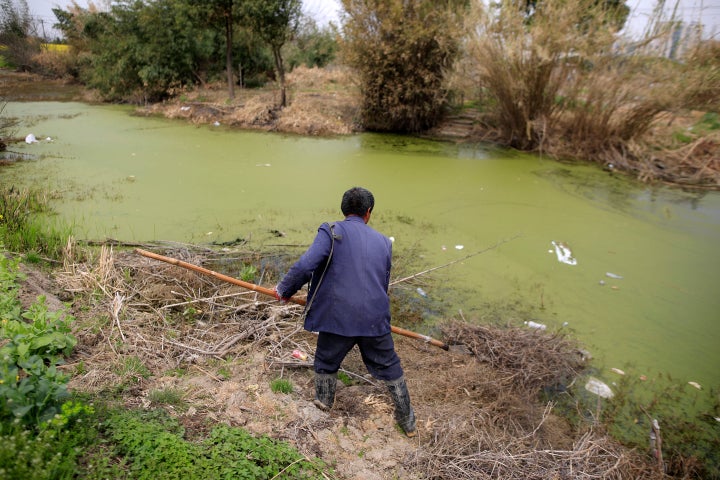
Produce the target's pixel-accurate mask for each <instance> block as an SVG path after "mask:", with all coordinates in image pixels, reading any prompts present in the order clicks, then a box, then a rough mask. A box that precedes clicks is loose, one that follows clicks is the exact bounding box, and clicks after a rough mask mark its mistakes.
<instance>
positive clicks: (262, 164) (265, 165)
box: [255, 163, 272, 167]
mask: <svg viewBox="0 0 720 480" xmlns="http://www.w3.org/2000/svg"><path fill="white" fill-rule="evenodd" d="M255 166H256V167H272V164H270V163H256V164H255Z"/></svg>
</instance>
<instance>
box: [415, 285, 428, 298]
mask: <svg viewBox="0 0 720 480" xmlns="http://www.w3.org/2000/svg"><path fill="white" fill-rule="evenodd" d="M415 291H416V292H417V293H418V295H420V296H421V297H426V298H427V293H425V290H423V289H422V288H420V287H418V288H417V290H415Z"/></svg>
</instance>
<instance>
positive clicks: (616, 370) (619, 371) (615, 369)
mask: <svg viewBox="0 0 720 480" xmlns="http://www.w3.org/2000/svg"><path fill="white" fill-rule="evenodd" d="M610 370H612V371H613V372H615V373H617V374H618V375H625V372H623V371H622V370H620V369H619V368H611V369H610Z"/></svg>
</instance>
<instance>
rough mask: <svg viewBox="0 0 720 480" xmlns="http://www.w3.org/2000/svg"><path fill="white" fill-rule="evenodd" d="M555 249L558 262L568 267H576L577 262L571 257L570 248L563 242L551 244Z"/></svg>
mask: <svg viewBox="0 0 720 480" xmlns="http://www.w3.org/2000/svg"><path fill="white" fill-rule="evenodd" d="M551 243H552V245H553V247H555V254H556V255H557V259H558V262H562V263H567V264H568V265H577V260H575V257H573V254H572V252H571V251H570V247H568V246H567V245H566V244H564V243H563V242H555V241H552V242H551Z"/></svg>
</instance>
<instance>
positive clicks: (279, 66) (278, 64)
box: [272, 46, 287, 108]
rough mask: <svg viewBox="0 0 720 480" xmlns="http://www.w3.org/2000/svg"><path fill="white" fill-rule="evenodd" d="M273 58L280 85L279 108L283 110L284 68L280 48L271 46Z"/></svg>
mask: <svg viewBox="0 0 720 480" xmlns="http://www.w3.org/2000/svg"><path fill="white" fill-rule="evenodd" d="M272 50H273V57H274V59H275V70H276V71H277V76H278V83H279V84H280V107H281V108H285V106H286V103H287V99H286V95H285V67H284V66H283V59H282V55H281V54H280V47H276V46H273V47H272Z"/></svg>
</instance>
